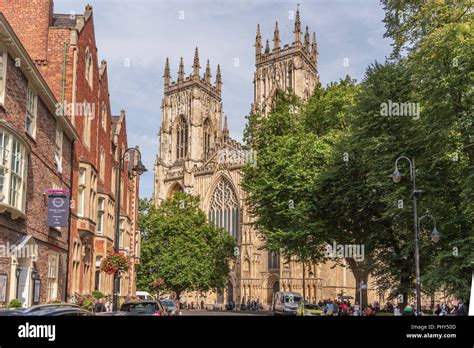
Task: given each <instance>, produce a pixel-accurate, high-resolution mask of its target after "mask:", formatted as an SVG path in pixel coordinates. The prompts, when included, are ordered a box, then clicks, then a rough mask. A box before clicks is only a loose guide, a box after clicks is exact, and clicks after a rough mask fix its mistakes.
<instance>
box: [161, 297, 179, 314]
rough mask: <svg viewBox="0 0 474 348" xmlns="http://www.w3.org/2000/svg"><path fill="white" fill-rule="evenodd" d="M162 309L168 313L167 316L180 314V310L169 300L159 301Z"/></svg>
mask: <svg viewBox="0 0 474 348" xmlns="http://www.w3.org/2000/svg"><path fill="white" fill-rule="evenodd" d="M160 302H161V304H162V305H163V307H164V308H165V309H166V310H167V311H168V315H171V316H177V315H180V314H181V311H180V309H179V308H178V307H177V306H176V302H175V301H174V300H170V299H163V300H160Z"/></svg>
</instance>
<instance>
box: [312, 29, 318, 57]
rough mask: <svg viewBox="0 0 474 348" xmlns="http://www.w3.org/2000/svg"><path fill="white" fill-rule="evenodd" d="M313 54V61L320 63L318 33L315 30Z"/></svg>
mask: <svg viewBox="0 0 474 348" xmlns="http://www.w3.org/2000/svg"><path fill="white" fill-rule="evenodd" d="M311 51H312V52H311V56H312V58H313V62H315V63H316V64H318V43H317V42H316V33H315V32H314V31H313V43H312V44H311Z"/></svg>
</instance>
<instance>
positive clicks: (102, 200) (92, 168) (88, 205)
mask: <svg viewBox="0 0 474 348" xmlns="http://www.w3.org/2000/svg"><path fill="white" fill-rule="evenodd" d="M12 3H14V6H12ZM0 11H2V12H3V13H4V14H5V17H6V18H7V19H8V20H9V22H10V23H11V24H12V27H13V29H14V30H15V32H17V33H19V34H18V35H19V37H20V39H21V40H22V42H23V43H24V45H25V47H26V48H27V49H28V51H29V53H30V55H31V56H32V58H33V59H34V60H35V63H36V65H37V66H38V68H39V70H40V71H41V73H42V75H43V77H44V78H45V80H46V81H47V83H48V85H49V86H50V88H51V90H52V91H53V93H54V95H55V96H56V98H57V99H58V100H60V101H61V100H62V97H63V95H64V104H65V105H66V107H68V106H73V110H68V109H66V110H67V112H66V115H67V118H68V119H69V120H70V121H71V122H72V124H73V125H74V128H75V129H76V131H77V132H78V134H79V137H80V140H79V141H78V142H76V144H75V149H74V158H73V186H72V194H71V197H72V214H71V230H70V244H69V249H70V260H69V272H68V294H69V295H74V294H90V293H91V292H92V291H94V290H95V289H98V290H100V291H101V292H103V293H105V294H107V295H111V294H112V286H113V285H112V283H113V282H112V278H113V277H112V276H110V275H107V274H105V273H104V272H100V269H99V267H98V266H99V265H100V260H101V258H103V257H105V256H107V254H108V253H110V252H112V251H113V248H114V243H115V209H116V208H115V201H116V194H117V189H116V185H117V177H118V173H117V170H118V169H117V168H118V158H119V155H120V151H121V150H120V149H121V148H122V146H123V147H124V149H127V145H128V144H127V134H126V128H125V113H124V112H123V114H122V116H123V117H119V118H118V119H116V120H113V117H112V114H111V107H110V99H109V87H108V77H107V63H106V62H105V61H102V62H101V63H100V64H98V50H97V47H96V42H95V30H94V19H93V14H92V7H90V6H87V7H86V9H85V12H84V14H82V15H76V16H73V17H71V16H70V15H69V14H68V15H60V14H54V13H53V1H52V0H33V1H27V0H20V1H9V0H0ZM25 18H28V20H25ZM32 31H35V34H34V35H35V36H32V35H31V32H32ZM64 56H65V57H66V59H65V61H64ZM63 65H65V67H66V69H65V74H64V81H63ZM89 69H91V70H89ZM63 83H64V90H63ZM83 103H85V104H86V108H89V110H90V111H91V112H90V116H88V113H87V112H84V109H83V108H82V107H81V105H82V106H84V105H83ZM69 111H70V112H69ZM117 129H118V130H119V133H118V134H115V131H116V130H117ZM80 173H83V174H81V175H82V176H81V177H80ZM83 178H84V179H83ZM122 178H123V191H122V192H123V193H122V198H123V203H122V209H121V215H122V216H123V219H124V221H125V222H126V223H125V225H126V226H125V229H126V233H127V238H126V239H125V240H124V243H126V244H124V246H123V247H124V248H123V249H124V250H126V249H128V250H129V253H130V256H132V257H133V258H134V259H135V255H134V253H133V251H134V250H135V245H134V241H135V240H136V235H137V234H139V231H138V225H137V221H136V220H137V213H136V212H135V211H133V210H132V209H135V210H136V209H137V207H138V204H134V206H133V207H131V205H130V204H129V202H130V201H131V200H133V201H134V202H137V201H138V181H139V180H138V178H136V177H133V176H131V175H129V170H128V167H127V168H126V169H125V170H124V171H123V173H122ZM81 180H84V181H85V182H83V183H80V181H81ZM126 193H128V194H126ZM132 196H133V199H132V198H131V197H132ZM127 197H128V198H127ZM100 204H103V206H104V210H105V212H104V214H103V215H102V216H103V221H102V223H99V221H98V220H99V216H100V214H101V213H100V212H99V206H100ZM101 225H102V230H101V231H99V230H98V228H100V226H101ZM128 236H129V238H128ZM138 239H139V238H138ZM138 251H139V250H138ZM137 256H138V255H137ZM96 272H98V273H96ZM134 272H135V271H134V269H132V270H131V271H130V272H129V273H128V274H125V275H124V276H123V279H124V280H123V281H122V282H124V285H123V287H122V288H121V290H122V291H121V296H127V295H131V296H132V295H135V285H134V284H135V273H134ZM96 283H97V284H96Z"/></svg>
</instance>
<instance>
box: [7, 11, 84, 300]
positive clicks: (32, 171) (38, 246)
mask: <svg viewBox="0 0 474 348" xmlns="http://www.w3.org/2000/svg"><path fill="white" fill-rule="evenodd" d="M0 24H1V26H0V30H1V31H2V33H1V34H0V37H2V39H1V41H0V55H3V57H6V61H3V63H4V64H5V65H6V68H5V72H6V74H5V75H3V74H2V77H3V78H2V79H0V84H3V85H2V90H4V96H3V98H1V99H0V137H1V136H2V135H3V136H5V135H7V136H8V138H9V141H8V142H3V143H2V145H1V146H0V148H1V150H2V151H1V152H2V156H1V157H2V165H4V166H6V167H7V168H8V170H9V171H11V168H12V167H11V165H9V161H13V160H12V159H11V157H10V150H11V149H12V148H10V144H11V143H12V142H13V141H18V142H20V143H21V144H22V146H23V147H24V148H25V150H26V156H25V157H24V161H25V164H26V166H25V167H23V170H24V172H23V173H24V174H23V175H22V177H23V179H24V180H25V181H24V185H25V191H24V192H25V193H24V197H23V199H24V206H23V207H21V206H18V209H15V208H14V207H12V201H11V198H8V197H9V192H6V189H5V186H6V185H7V181H9V184H10V185H11V186H12V185H13V184H12V181H11V178H10V177H8V176H4V177H3V178H2V188H1V189H0V192H1V196H2V197H1V198H2V199H1V202H0V246H1V249H0V275H3V277H6V284H4V285H6V287H4V288H2V285H0V306H4V305H5V304H7V303H8V302H9V301H10V300H12V299H14V298H20V299H21V300H22V302H24V305H31V304H32V303H33V300H34V298H33V292H34V287H35V285H34V282H33V277H35V278H36V280H39V302H46V301H47V300H48V297H49V295H52V296H54V297H55V298H62V299H64V298H65V294H66V284H65V279H66V273H67V251H68V244H67V241H68V231H69V226H65V227H62V228H60V229H53V228H49V227H48V212H47V198H48V194H47V190H51V189H65V190H68V191H69V190H70V189H71V184H72V178H71V168H72V156H73V151H74V145H73V142H74V140H75V139H77V138H78V134H77V133H76V132H75V131H74V129H73V127H72V124H71V123H70V122H69V121H68V120H67V119H65V118H61V117H58V116H56V114H55V104H56V103H57V101H56V99H55V98H54V96H53V94H52V92H51V91H50V90H49V88H48V86H47V85H46V83H45V81H44V80H43V79H42V77H41V74H40V72H39V71H38V70H37V69H36V67H35V65H34V63H33V61H31V59H30V57H28V55H27V52H26V50H25V48H24V47H22V46H21V43H20V41H19V39H18V38H17V37H16V36H15V35H14V33H13V30H12V29H11V27H10V26H9V25H8V23H7V21H6V20H5V18H4V17H3V16H0ZM18 65H19V66H18ZM28 88H32V89H33V90H34V91H35V92H36V93H37V108H36V110H37V112H36V132H35V133H34V136H31V135H29V133H28V132H27V129H26V117H25V115H26V112H27V111H26V107H27V91H28ZM2 99H3V100H2ZM57 127H59V128H60V129H61V130H62V132H60V133H59V134H61V135H60V137H61V138H62V151H61V164H62V166H61V169H60V167H58V166H57V165H56V162H55V141H56V129H57ZM6 151H8V152H6ZM6 154H7V155H6ZM10 163H11V162H10ZM0 167H1V165H0ZM1 170H2V169H1V168H0V171H1ZM4 173H5V172H3V174H4ZM12 187H13V186H12ZM22 243H24V246H25V247H27V248H25V249H23V250H24V251H25V252H27V251H26V249H28V248H29V247H31V249H28V250H29V251H31V252H27V254H23V255H16V254H13V256H12V255H11V253H8V251H12V250H11V248H12V247H14V246H19V245H22ZM50 255H56V256H57V261H56V262H57V263H55V266H54V269H53V271H54V270H56V274H51V272H52V269H51V265H50V261H51V259H50ZM25 256H26V257H25ZM17 270H18V271H20V270H21V272H20V273H19V276H17V274H16V273H17ZM53 273H54V272H53ZM34 274H36V276H34ZM51 276H52V277H51ZM4 279H5V278H4Z"/></svg>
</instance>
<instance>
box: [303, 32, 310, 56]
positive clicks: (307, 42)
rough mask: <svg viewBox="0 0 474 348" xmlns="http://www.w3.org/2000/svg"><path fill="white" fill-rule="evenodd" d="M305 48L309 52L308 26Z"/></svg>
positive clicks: (305, 35)
mask: <svg viewBox="0 0 474 348" xmlns="http://www.w3.org/2000/svg"><path fill="white" fill-rule="evenodd" d="M304 47H305V48H306V50H307V51H308V52H309V29H308V26H306V32H305V34H304Z"/></svg>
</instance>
